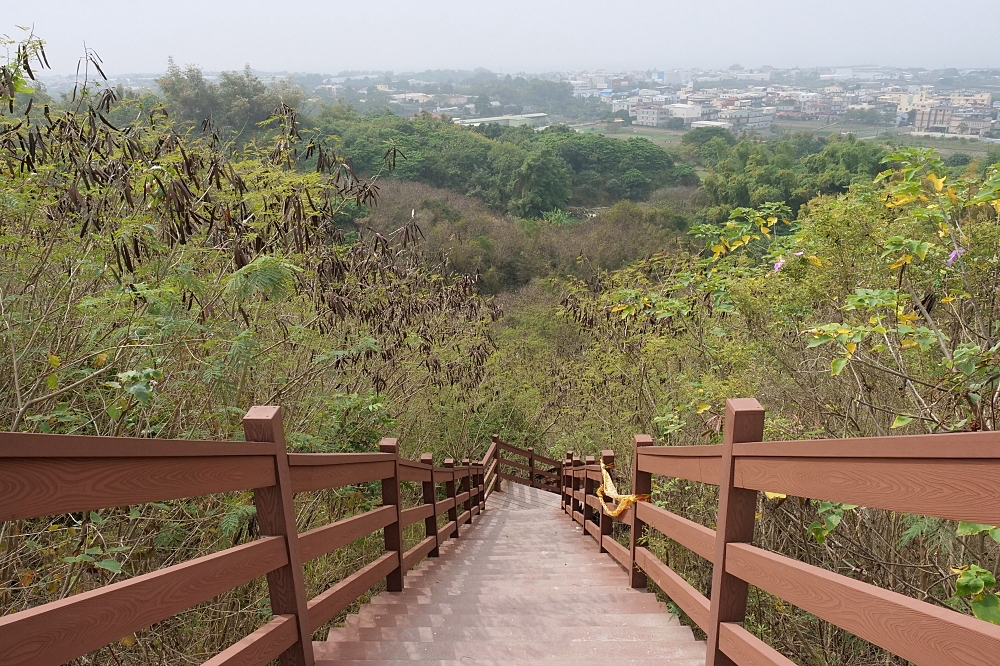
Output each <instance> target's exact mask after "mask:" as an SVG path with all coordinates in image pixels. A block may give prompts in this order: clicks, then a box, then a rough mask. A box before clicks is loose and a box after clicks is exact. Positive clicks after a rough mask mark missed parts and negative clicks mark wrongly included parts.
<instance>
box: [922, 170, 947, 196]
mask: <svg viewBox="0 0 1000 666" xmlns="http://www.w3.org/2000/svg"><path fill="white" fill-rule="evenodd" d="M947 177H948V176H942V177H941V178H938V177H937V176H935V175H934V174H930V175H929V176H927V180H929V181H931V183H932V184H933V185H934V190H935V191H937V192H940V191H941V188H943V187H944V181H945V179H946V178H947Z"/></svg>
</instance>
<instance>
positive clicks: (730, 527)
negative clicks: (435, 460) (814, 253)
mask: <svg viewBox="0 0 1000 666" xmlns="http://www.w3.org/2000/svg"><path fill="white" fill-rule="evenodd" d="M763 432H764V410H763V409H762V408H761V406H760V404H759V403H758V402H757V401H756V400H753V399H733V400H729V401H727V403H726V420H725V432H724V439H723V444H722V445H721V446H685V447H656V446H652V443H653V442H652V440H651V438H649V437H648V436H646V435H638V436H636V438H635V442H634V444H635V447H634V449H633V456H632V479H633V492H634V493H636V494H645V493H649V492H650V489H651V486H652V476H653V475H662V476H670V477H677V478H682V479H688V480H691V481H699V482H703V483H710V484H714V485H718V486H719V507H718V515H717V520H716V524H717V527H716V529H715V530H711V529H709V528H707V527H705V526H703V525H699V524H697V523H694V522H692V521H690V520H687V519H686V518H684V517H682V516H678V515H676V514H674V513H671V512H669V511H666V510H665V509H661V508H659V507H657V506H654V505H653V504H650V503H648V502H639V503H637V504H636V505H634V506H633V507H631V508H630V509H629V510H628V511H626V512H624V513H623V514H621V516H619V518H618V520H620V521H621V522H623V523H625V524H627V525H629V526H630V544H629V547H628V548H626V547H625V546H623V545H621V544H620V543H618V542H617V541H616V540H614V539H613V538H612V536H611V529H610V519H609V518H608V516H607V515H606V514H603V512H600V510H599V506H600V504H599V503H598V502H597V498H596V497H595V496H594V491H595V489H596V487H597V485H598V484H600V466H599V465H597V464H595V463H594V462H592V459H590V458H588V459H585V460H583V461H581V460H580V458H579V457H578V456H574V455H573V453H572V452H567V456H566V460H564V461H563V462H562V465H561V469H562V472H561V475H560V479H561V480H560V489H559V491H560V493H561V495H562V498H563V502H562V503H563V508H564V510H565V511H566V513H567V514H568V515H569V516H570V517H571V518H572V519H573V520H574V521H576V522H578V523H580V524H581V525H582V526H583V528H584V530H583V531H584V534H588V535H590V536H592V537H593V538H594V539H595V540H597V542H598V544H599V547H600V549H601V551H602V552H607V553H608V554H609V555H610V556H611V557H612V558H614V559H615V560H616V561H617V562H618V563H619V564H621V565H622V566H623V567H624V568H625V569H626V571H629V572H630V576H631V584H632V586H634V587H645V586H646V578H647V576H648V577H649V579H651V580H652V581H653V582H654V583H656V585H657V586H659V587H660V589H662V590H663V591H664V593H666V594H667V595H668V596H669V597H670V598H671V600H672V601H673V602H674V603H675V604H677V606H678V607H680V608H681V609H682V610H683V611H684V612H685V613H686V614H687V615H688V616H689V617H690V618H691V620H692V621H694V623H695V624H697V625H698V626H699V627H701V628H702V629H703V630H704V631H705V633H706V634H707V635H708V654H707V659H706V665H707V666H729V665H731V664H738V665H739V666H794V664H793V662H792V661H790V660H789V659H787V658H785V657H784V656H782V655H781V654H779V653H778V652H777V651H775V650H774V649H773V648H771V647H770V646H768V645H767V644H766V643H764V642H763V641H761V640H760V639H758V638H757V637H756V636H754V635H753V634H751V633H750V632H748V631H747V630H745V629H744V628H743V626H742V623H743V621H744V620H745V617H746V608H747V595H748V587H749V586H750V585H753V586H754V587H756V588H758V589H760V590H763V591H764V592H767V593H768V594H771V595H774V596H776V597H779V598H781V599H783V600H785V601H787V602H789V603H791V604H793V605H795V606H797V607H799V608H801V609H802V610H804V611H806V612H809V613H812V614H814V615H816V616H817V617H820V618H822V619H824V620H826V621H828V622H830V623H832V624H835V625H837V626H839V627H841V628H842V629H845V630H847V631H849V632H851V633H853V634H855V635H857V636H859V637H861V638H863V639H864V640H866V641H869V642H871V643H873V644H875V645H878V646H880V647H882V648H884V649H885V650H887V651H889V652H891V653H893V654H895V655H898V656H900V657H903V658H904V659H906V660H908V661H909V662H911V663H914V664H918V665H919V666H955V665H958V664H961V665H967V666H973V665H983V664H997V663H1000V656H998V655H1000V626H997V625H993V624H990V623H987V622H984V621H982V620H979V619H976V618H974V617H971V616H968V615H963V614H961V613H959V612H956V611H952V610H950V609H947V608H941V607H939V606H935V605H932V604H930V603H927V602H924V601H918V600H916V599H913V598H910V597H907V596H904V595H901V594H897V593H895V592H891V591H889V590H885V589H882V588H879V587H877V586H875V585H871V584H869V583H863V582H861V581H858V580H855V579H853V578H848V577H846V576H841V575H839V574H835V573H832V572H830V571H827V570H825V569H821V568H819V567H815V566H811V565H808V564H804V563H802V562H799V561H797V560H794V559H791V558H788V557H785V556H783V555H779V554H777V553H773V552H770V551H767V550H763V549H761V548H757V547H755V546H753V545H752V541H753V531H754V522H755V520H756V512H757V500H758V492H760V491H768V492H776V493H784V494H786V495H794V496H798V497H808V498H813V499H822V500H828V501H834V502H844V503H850V504H857V505H863V506H867V507H871V508H878V509H887V510H890V511H900V512H907V513H915V514H921V515H926V516H933V517H937V518H946V519H950V520H966V521H970V522H977V523H984V524H988V525H996V524H1000V484H998V483H997V481H996V480H997V478H998V474H1000V433H995V432H987V433H950V434H940V435H916V436H898V437H873V438H855V439H833V440H815V441H794V442H763V441H762V440H763ZM602 458H603V460H604V463H605V465H607V466H611V465H613V463H614V454H613V453H612V452H611V451H605V452H603V455H602ZM519 481H521V482H523V480H520V479H519ZM645 528H648V529H651V530H656V531H657V532H660V533H661V534H663V535H664V536H666V537H668V538H670V539H672V540H673V541H676V542H677V543H678V544H680V545H682V546H684V547H686V548H688V549H689V550H691V551H692V552H694V553H696V554H697V555H699V556H701V557H703V558H704V559H705V560H706V561H707V565H708V566H711V567H712V571H713V576H712V588H711V589H712V594H711V599H708V598H706V597H705V596H704V595H702V594H701V593H700V592H698V591H697V590H696V589H695V588H694V587H692V586H691V585H690V584H689V583H688V582H687V581H686V580H684V578H682V577H681V576H680V575H678V574H677V573H676V572H675V571H673V570H672V569H670V567H668V566H667V565H666V564H664V563H663V562H661V561H660V560H659V559H657V558H656V557H655V556H654V555H653V554H652V553H651V552H650V551H649V550H648V549H646V548H645V547H643V546H642V545H641V543H642V533H643V530H644V529H645Z"/></svg>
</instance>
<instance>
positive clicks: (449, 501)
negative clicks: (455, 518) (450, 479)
mask: <svg viewBox="0 0 1000 666" xmlns="http://www.w3.org/2000/svg"><path fill="white" fill-rule="evenodd" d="M454 507H455V498H454V497H448V498H446V499H443V500H441V501H439V502H438V503H437V508H438V513H441V512H443V511H447V510H448V509H453V508H454Z"/></svg>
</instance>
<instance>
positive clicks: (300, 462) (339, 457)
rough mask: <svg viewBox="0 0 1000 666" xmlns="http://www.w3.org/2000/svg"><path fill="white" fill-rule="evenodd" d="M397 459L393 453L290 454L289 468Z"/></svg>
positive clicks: (356, 463)
mask: <svg viewBox="0 0 1000 666" xmlns="http://www.w3.org/2000/svg"><path fill="white" fill-rule="evenodd" d="M395 459H396V456H395V454H391V453H289V454H288V466H289V467H308V466H310V465H317V466H320V467H329V466H330V465H359V464H361V463H372V462H392V461H393V460H395Z"/></svg>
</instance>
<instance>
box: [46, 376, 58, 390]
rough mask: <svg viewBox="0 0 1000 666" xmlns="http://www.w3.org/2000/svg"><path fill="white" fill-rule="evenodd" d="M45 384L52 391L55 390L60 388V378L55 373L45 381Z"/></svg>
mask: <svg viewBox="0 0 1000 666" xmlns="http://www.w3.org/2000/svg"><path fill="white" fill-rule="evenodd" d="M45 385H46V386H48V387H49V390H50V391H55V390H56V389H57V388H59V378H58V377H56V376H55V375H49V378H48V379H47V380H46V381H45Z"/></svg>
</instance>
